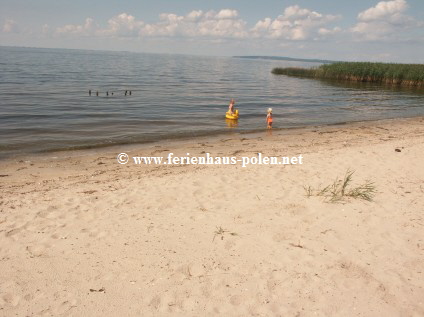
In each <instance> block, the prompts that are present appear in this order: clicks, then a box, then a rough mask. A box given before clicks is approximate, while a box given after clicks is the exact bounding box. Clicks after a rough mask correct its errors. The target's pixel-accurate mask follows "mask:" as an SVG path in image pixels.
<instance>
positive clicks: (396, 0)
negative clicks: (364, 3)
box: [350, 0, 420, 40]
mask: <svg viewBox="0 0 424 317" xmlns="http://www.w3.org/2000/svg"><path fill="white" fill-rule="evenodd" d="M407 8H408V4H407V2H406V0H392V1H381V2H379V3H378V4H377V5H376V6H375V7H372V8H369V9H367V10H365V11H363V12H360V13H359V14H358V17H357V19H358V23H357V24H356V25H355V26H353V27H352V28H351V29H350V31H351V32H352V33H353V34H355V35H356V36H358V38H359V39H365V40H387V39H395V37H396V36H397V35H398V33H399V32H400V31H402V32H403V33H404V32H405V30H406V29H412V28H414V27H417V26H419V24H420V23H419V22H417V21H416V20H415V19H414V18H412V17H411V16H408V15H406V14H404V12H405V11H406V9H407Z"/></svg>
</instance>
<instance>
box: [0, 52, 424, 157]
mask: <svg viewBox="0 0 424 317" xmlns="http://www.w3.org/2000/svg"><path fill="white" fill-rule="evenodd" d="M286 66H300V67H302V66H305V63H299V62H287V61H271V60H248V59H237V58H230V57H199V56H181V55H156V54H137V53H126V52H99V51H83V50H61V49H29V48H11V47H0V94H1V98H0V135H1V136H2V138H0V157H1V156H2V155H3V156H4V155H5V153H6V154H7V153H9V154H10V153H14V152H19V151H21V152H30V151H48V150H52V149H69V148H75V147H90V146H106V145H112V144H129V143H144V142H151V141H155V140H167V139H174V138H180V137H187V136H190V137H194V136H199V135H211V134H217V133H229V129H231V131H232V132H233V131H256V130H262V129H264V122H265V119H264V118H265V115H266V110H267V108H269V107H271V108H273V114H274V117H275V119H276V120H277V121H276V122H278V127H279V128H285V127H295V126H305V125H316V124H331V123H338V122H348V121H360V120H373V119H383V118H396V117H411V116H417V115H424V106H423V105H424V90H423V89H413V88H399V87H395V86H390V87H389V86H381V85H375V84H363V83H346V82H343V83H340V82H334V81H321V80H312V79H300V78H294V77H286V76H277V75H273V74H271V70H272V68H274V67H286ZM308 66H311V64H308ZM90 89H91V90H92V91H93V92H96V91H99V97H96V96H95V94H93V95H92V96H89V94H88V91H89V90H90ZM125 90H131V91H132V94H131V96H129V95H127V96H125V94H124V92H125ZM106 92H109V96H107V94H106ZM112 92H113V93H114V95H113V96H112V95H111V93H112ZM231 98H234V99H235V101H236V104H237V107H238V108H239V109H240V111H241V115H240V120H239V121H236V122H228V121H227V120H226V121H225V125H224V124H223V122H222V117H223V115H224V114H225V112H226V111H227V109H228V101H229V100H230V99H231ZM265 127H266V126H265Z"/></svg>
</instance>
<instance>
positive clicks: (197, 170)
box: [0, 117, 424, 317]
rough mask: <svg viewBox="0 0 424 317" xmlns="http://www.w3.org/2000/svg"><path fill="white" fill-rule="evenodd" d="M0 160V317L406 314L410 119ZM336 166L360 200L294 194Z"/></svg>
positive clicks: (416, 256) (419, 147)
mask: <svg viewBox="0 0 424 317" xmlns="http://www.w3.org/2000/svg"><path fill="white" fill-rule="evenodd" d="M126 150H127V149H124V148H120V149H119V151H115V152H112V151H108V152H95V153H94V152H93V153H89V152H87V151H82V152H78V153H74V154H75V156H66V155H65V156H61V157H58V158H55V159H52V158H49V157H45V156H44V157H43V159H41V158H32V159H31V160H26V161H9V162H0V167H1V169H2V171H1V175H0V176H1V177H0V235H1V236H2V239H1V240H0V315H4V316H12V315H19V316H27V315H45V316H69V315H76V316H92V315H93V316H94V315H102V316H105V317H109V316H111V317H112V316H120V315H125V316H184V317H185V316H216V315H221V316H251V315H256V316H311V315H314V316H315V315H316V316H323V317H324V316H358V317H359V316H362V317H373V316H383V315H384V316H421V315H423V314H424V302H423V298H424V275H423V274H424V272H423V271H422V263H423V261H424V253H423V251H424V240H423V234H422V232H423V226H424V219H423V215H422V206H424V165H423V164H422V157H423V155H424V117H415V118H409V119H390V120H384V121H373V122H371V121H367V122H357V123H353V124H344V125H333V126H321V127H310V128H302V129H293V130H285V131H272V134H269V135H268V134H267V133H266V132H265V133H260V134H253V135H247V136H246V135H238V136H237V137H234V138H225V137H220V138H217V139H214V140H211V139H203V140H199V139H196V140H189V142H186V143H179V144H176V143H172V144H161V145H155V146H151V147H148V148H147V147H146V148H140V147H139V148H134V149H132V150H131V152H130V151H128V154H130V155H134V156H138V155H143V156H144V155H145V156H164V157H166V156H167V155H168V154H169V153H174V156H185V155H186V153H190V155H191V156H204V155H205V153H210V155H211V156H215V157H225V156H234V157H253V156H257V155H258V153H261V155H262V156H268V157H282V156H290V157H293V156H298V155H302V156H303V164H293V165H254V164H250V165H248V166H246V167H242V166H241V164H235V165H219V164H213V165H196V164H184V165H180V164H175V165H154V164H153V165H146V164H140V165H137V164H134V163H128V164H126V165H121V164H119V163H118V162H117V157H116V156H117V154H118V153H120V152H124V151H126ZM347 170H352V171H354V174H353V180H352V183H351V184H350V185H349V186H352V188H355V187H356V186H360V185H361V184H363V183H364V182H365V181H367V180H369V181H371V182H372V183H373V184H374V185H375V188H376V194H375V196H374V197H373V199H372V201H366V200H361V199H353V198H346V199H344V200H342V201H339V202H338V203H330V202H328V201H326V200H325V199H324V198H323V197H319V196H311V197H308V195H307V192H306V189H305V188H307V187H308V186H310V187H311V188H314V189H318V188H323V187H324V186H327V185H331V184H332V183H333V182H334V181H335V179H336V178H338V179H340V178H342V177H343V175H345V173H346V171H347Z"/></svg>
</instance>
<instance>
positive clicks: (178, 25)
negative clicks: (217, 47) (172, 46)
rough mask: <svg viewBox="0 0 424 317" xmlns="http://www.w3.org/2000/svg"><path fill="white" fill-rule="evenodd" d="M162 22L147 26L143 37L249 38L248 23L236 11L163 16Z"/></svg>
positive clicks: (143, 31) (143, 30) (226, 10)
mask: <svg viewBox="0 0 424 317" xmlns="http://www.w3.org/2000/svg"><path fill="white" fill-rule="evenodd" d="M159 18H160V21H159V22H158V23H154V24H147V25H145V26H144V27H143V28H142V29H141V30H140V35H141V36H182V37H198V36H206V37H228V38H243V37H246V36H247V31H246V22H245V21H243V20H242V19H240V18H239V17H238V12H237V11H236V10H230V9H223V10H220V11H219V12H215V11H208V12H205V13H204V12H203V11H201V10H199V11H191V12H190V13H188V14H187V15H185V16H178V15H175V14H172V13H169V14H161V15H160V17H159Z"/></svg>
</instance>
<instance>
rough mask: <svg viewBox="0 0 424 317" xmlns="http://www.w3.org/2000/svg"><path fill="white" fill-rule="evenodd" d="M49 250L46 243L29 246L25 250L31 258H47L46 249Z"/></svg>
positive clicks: (48, 245) (49, 246)
mask: <svg viewBox="0 0 424 317" xmlns="http://www.w3.org/2000/svg"><path fill="white" fill-rule="evenodd" d="M50 248H51V245H50V244H48V243H44V244H37V245H29V246H27V247H26V250H27V251H28V252H29V254H30V255H31V257H42V256H47V251H48V249H50Z"/></svg>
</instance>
